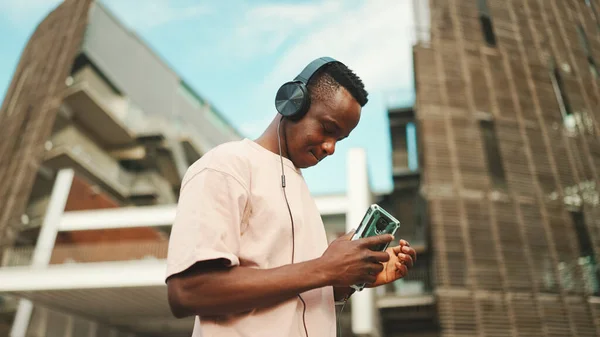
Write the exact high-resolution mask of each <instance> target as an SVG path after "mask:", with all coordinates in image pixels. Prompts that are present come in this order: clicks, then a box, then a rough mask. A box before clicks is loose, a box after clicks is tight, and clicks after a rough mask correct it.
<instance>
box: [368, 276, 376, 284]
mask: <svg viewBox="0 0 600 337" xmlns="http://www.w3.org/2000/svg"><path fill="white" fill-rule="evenodd" d="M375 281H377V274H375V275H371V274H369V275H367V277H366V281H365V283H368V284H373V283H375Z"/></svg>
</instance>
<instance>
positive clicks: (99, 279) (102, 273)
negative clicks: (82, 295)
mask: <svg viewBox="0 0 600 337" xmlns="http://www.w3.org/2000/svg"><path fill="white" fill-rule="evenodd" d="M165 270H166V261H165V260H133V261H116V262H93V263H81V264H56V265H50V266H48V267H45V268H31V267H29V266H26V267H25V266H24V267H7V268H2V269H1V270H0V293H12V292H24V291H44V290H65V289H96V288H118V287H146V286H163V285H165Z"/></svg>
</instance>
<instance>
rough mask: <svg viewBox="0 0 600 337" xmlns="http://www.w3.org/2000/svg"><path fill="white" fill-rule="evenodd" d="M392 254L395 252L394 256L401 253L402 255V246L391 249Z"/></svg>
mask: <svg viewBox="0 0 600 337" xmlns="http://www.w3.org/2000/svg"><path fill="white" fill-rule="evenodd" d="M391 249H392V252H394V255H398V254H400V253H402V246H394V247H391Z"/></svg>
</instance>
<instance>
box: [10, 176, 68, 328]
mask: <svg viewBox="0 0 600 337" xmlns="http://www.w3.org/2000/svg"><path fill="white" fill-rule="evenodd" d="M74 176H75V172H74V171H73V170H72V169H62V170H60V171H58V174H57V175H56V180H55V182H54V186H53V188H52V194H51V196H50V202H49V203H48V208H47V209H46V215H45V217H44V222H43V223H42V228H41V230H40V234H39V236H38V239H37V243H36V246H35V250H34V251H33V257H32V262H31V263H32V266H33V267H43V266H47V265H48V263H49V262H50V257H51V256H52V249H53V248H54V242H55V241H56V235H57V233H58V223H59V221H60V218H61V216H62V214H63V213H64V211H65V205H66V204H67V198H68V197H69V192H70V191H71V185H72V183H73V177H74ZM29 269H30V267H27V270H29ZM27 278H29V277H28V276H25V277H24V279H27ZM23 281H24V280H21V282H23ZM32 311H33V303H31V302H30V301H28V300H25V299H22V300H20V301H19V306H18V308H17V314H16V315H15V320H14V322H13V325H12V328H11V331H10V336H11V337H25V334H26V333H27V327H28V326H29V320H30V319H31V313H32Z"/></svg>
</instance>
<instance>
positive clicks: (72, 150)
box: [30, 126, 175, 218]
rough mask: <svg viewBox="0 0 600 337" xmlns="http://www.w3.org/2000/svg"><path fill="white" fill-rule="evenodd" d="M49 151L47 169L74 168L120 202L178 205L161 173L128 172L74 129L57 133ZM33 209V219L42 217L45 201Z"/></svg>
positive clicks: (46, 157) (45, 163)
mask: <svg viewBox="0 0 600 337" xmlns="http://www.w3.org/2000/svg"><path fill="white" fill-rule="evenodd" d="M48 148H49V150H48V151H47V152H46V155H45V157H44V165H45V166H46V167H48V168H51V169H55V170H59V169H61V168H65V167H72V168H75V169H76V170H77V172H78V173H79V174H81V175H82V176H83V177H85V178H86V179H88V180H90V181H92V182H94V183H96V184H99V185H100V186H101V187H102V189H104V190H106V191H107V192H110V193H111V194H112V195H114V196H116V197H117V198H118V199H120V200H127V199H130V200H134V201H135V200H139V199H150V201H151V202H154V201H156V200H158V201H159V202H162V203H172V202H175V199H174V195H173V192H172V190H171V187H170V186H169V185H168V183H167V182H166V181H165V180H164V179H163V178H161V175H160V174H158V173H153V172H151V173H143V174H135V173H130V172H129V171H126V170H125V169H123V168H122V167H121V165H120V164H119V162H118V161H117V160H116V159H115V158H113V156H111V155H109V154H108V153H107V152H105V151H103V150H102V149H101V148H99V147H98V146H97V145H96V143H94V142H93V141H92V140H91V139H90V138H88V137H87V136H86V135H84V134H83V133H82V132H80V131H79V130H78V129H77V128H75V127H74V126H69V127H66V128H64V129H62V130H61V131H58V132H57V133H56V134H54V135H53V136H52V138H51V140H50V142H49V143H48ZM143 150H144V149H143V148H142V151H143ZM133 152H135V151H133ZM138 152H139V151H138ZM144 153H145V152H144ZM134 154H135V153H134ZM117 157H118V155H117ZM30 208H31V211H32V213H33V214H31V215H30V217H32V218H35V215H36V214H37V215H39V214H41V213H40V212H43V211H44V210H45V208H44V199H42V201H40V202H38V205H32V206H31V207H30Z"/></svg>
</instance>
